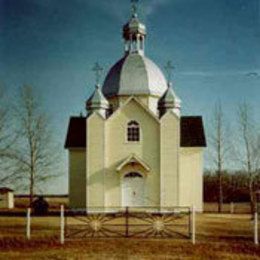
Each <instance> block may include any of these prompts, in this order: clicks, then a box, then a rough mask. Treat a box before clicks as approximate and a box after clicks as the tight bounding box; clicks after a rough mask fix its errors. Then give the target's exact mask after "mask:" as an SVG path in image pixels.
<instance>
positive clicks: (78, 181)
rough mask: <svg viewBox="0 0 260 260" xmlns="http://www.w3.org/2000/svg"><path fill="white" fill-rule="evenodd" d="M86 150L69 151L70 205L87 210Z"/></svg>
mask: <svg viewBox="0 0 260 260" xmlns="http://www.w3.org/2000/svg"><path fill="white" fill-rule="evenodd" d="M86 187H87V184H86V149H78V148H77V149H76V148H75V149H70V150H69V205H70V207H71V208H86V203H87V201H86V200H87V197H86Z"/></svg>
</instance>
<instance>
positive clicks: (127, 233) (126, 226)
mask: <svg viewBox="0 0 260 260" xmlns="http://www.w3.org/2000/svg"><path fill="white" fill-rule="evenodd" d="M125 236H126V237H128V236H129V208H128V207H126V208H125Z"/></svg>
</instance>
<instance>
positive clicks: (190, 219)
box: [189, 207, 192, 239]
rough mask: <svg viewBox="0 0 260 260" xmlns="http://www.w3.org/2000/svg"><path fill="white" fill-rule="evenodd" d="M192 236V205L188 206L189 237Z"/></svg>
mask: <svg viewBox="0 0 260 260" xmlns="http://www.w3.org/2000/svg"><path fill="white" fill-rule="evenodd" d="M191 236H192V207H190V208H189V238H190V239H191Z"/></svg>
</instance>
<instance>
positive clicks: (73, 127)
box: [65, 116, 207, 149]
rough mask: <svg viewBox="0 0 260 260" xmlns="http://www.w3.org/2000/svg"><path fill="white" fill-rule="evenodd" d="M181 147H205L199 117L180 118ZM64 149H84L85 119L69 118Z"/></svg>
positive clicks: (202, 128)
mask: <svg viewBox="0 0 260 260" xmlns="http://www.w3.org/2000/svg"><path fill="white" fill-rule="evenodd" d="M180 129H181V141H180V142H181V147H206V146H207V144H206V138H205V133H204V127H203V120H202V117H201V116H182V117H181V127H180ZM65 148H66V149H68V148H86V117H71V118H70V122H69V127H68V132H67V138H66V142H65Z"/></svg>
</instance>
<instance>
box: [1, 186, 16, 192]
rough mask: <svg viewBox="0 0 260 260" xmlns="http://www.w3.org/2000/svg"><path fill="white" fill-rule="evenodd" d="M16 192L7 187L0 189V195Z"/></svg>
mask: <svg viewBox="0 0 260 260" xmlns="http://www.w3.org/2000/svg"><path fill="white" fill-rule="evenodd" d="M13 191H14V190H12V189H10V188H7V187H0V194H5V193H7V192H13Z"/></svg>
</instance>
